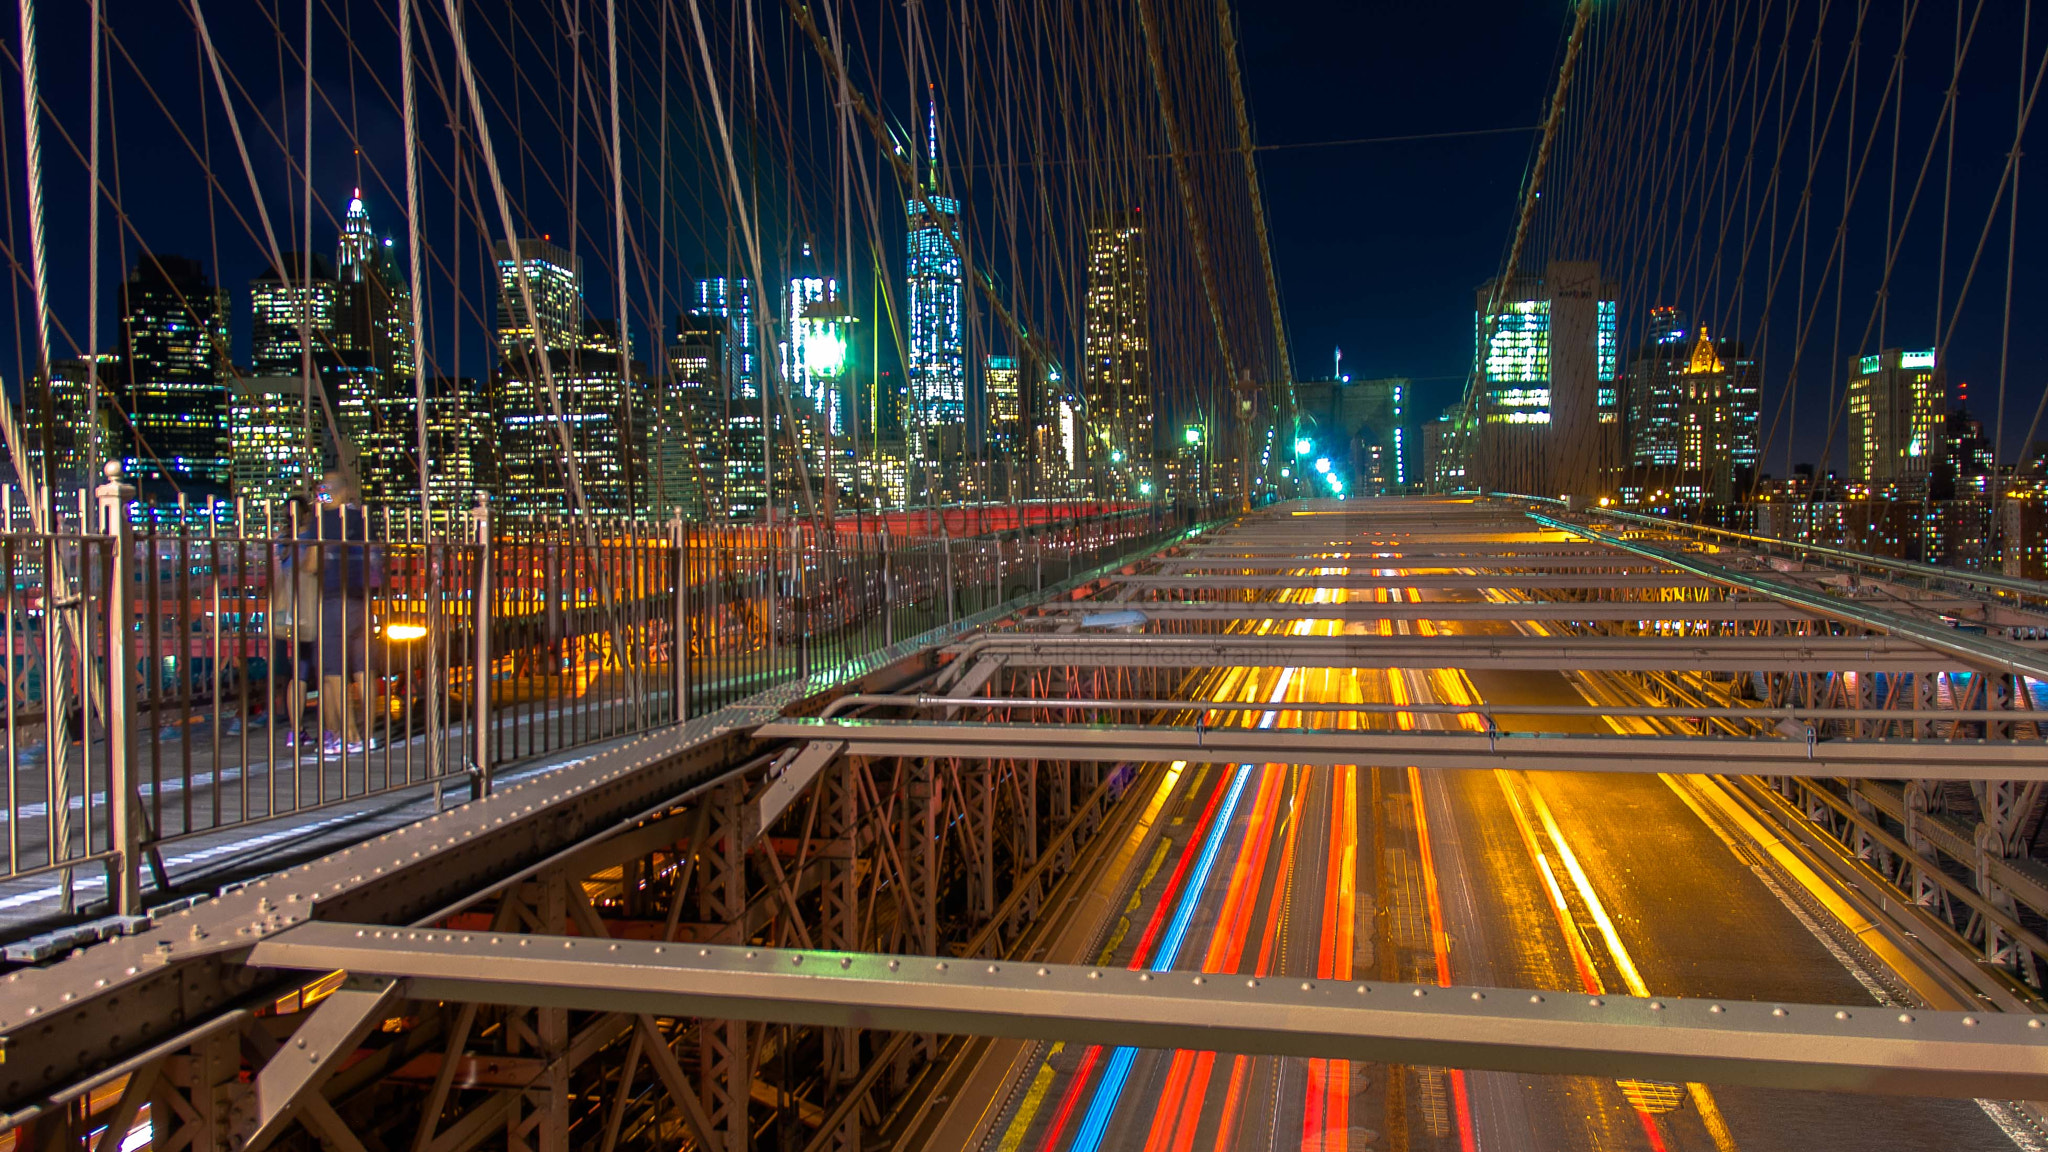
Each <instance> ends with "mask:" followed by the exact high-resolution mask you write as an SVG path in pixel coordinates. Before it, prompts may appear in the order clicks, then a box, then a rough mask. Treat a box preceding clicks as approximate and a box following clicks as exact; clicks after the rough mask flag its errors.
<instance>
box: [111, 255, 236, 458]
mask: <svg viewBox="0 0 2048 1152" xmlns="http://www.w3.org/2000/svg"><path fill="white" fill-rule="evenodd" d="M120 356H121V363H120V368H121V392H122V402H123V405H124V407H125V408H126V409H127V412H128V420H129V429H128V435H127V436H126V437H125V438H124V440H125V442H124V444H123V445H122V457H123V465H124V466H125V467H126V469H127V471H128V474H129V475H130V476H132V477H138V478H150V477H175V478H178V479H181V480H188V479H189V480H207V481H212V482H214V483H217V484H225V483H227V480H228V411H227V409H228V395H227V380H228V377H229V375H230V374H231V372H232V369H231V368H230V367H229V364H228V297H227V293H225V292H222V291H220V290H219V289H217V288H215V287H214V286H213V281H211V280H210V279H208V278H207V275H206V270H205V269H204V268H202V267H200V265H199V262H198V261H196V260H188V259H186V258H185V257H183V256H150V255H145V256H143V257H142V258H141V259H140V260H139V261H138V262H137V263H136V266H135V271H134V272H133V273H132V274H131V275H130V276H129V277H128V279H127V281H126V282H125V283H123V284H122V285H121V349H120Z"/></svg>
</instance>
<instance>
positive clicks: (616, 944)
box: [248, 924, 2048, 1099]
mask: <svg viewBox="0 0 2048 1152" xmlns="http://www.w3.org/2000/svg"><path fill="white" fill-rule="evenodd" d="M248 962H249V963H250V964H252V965H258V966H269V967H277V968H288V969H297V970H301V971H316V972H318V971H332V970H335V969H340V970H345V971H347V972H349V973H350V974H351V975H353V976H357V977H382V978H386V979H395V980H400V981H403V984H402V986H401V987H402V992H403V995H405V996H406V997H408V998H412V999H420V1000H454V1001H464V1002H479V1003H486V1004H511V1005H522V1006H528V1007H548V1008H572V1009H585V1010H591V1011H606V1012H643V1013H649V1014H652V1015H657V1016H701V1017H710V1018H715V1019H737V1020H754V1021H765V1022H768V1023H784V1024H810V1025H817V1026H821V1027H828V1028H879V1029H886V1030H892V1031H902V1032H941V1033H950V1034H964V1035H975V1036H997V1037H1010V1038H1015V1039H1024V1040H1065V1041H1068V1042H1070V1043H1095V1044H1114V1045H1129V1046H1135V1047H1142V1048H1161V1049H1184V1050H1195V1051H1215V1052H1238V1053H1247V1054H1256V1055H1274V1056H1301V1057H1311V1058H1329V1059H1351V1060H1371V1061H1382V1062H1385V1063H1390V1064H1410V1065H1433V1066H1448V1067H1456V1068H1487V1069H1496V1070H1499V1071H1504V1072H1526V1073H1540V1074H1549V1075H1581V1076H1601V1077H1608V1078H1638V1079H1641V1078H1647V1079H1660V1080H1671V1081H1680V1082H1684V1081H1706V1082H1711V1083H1721V1084H1744V1085H1752V1086H1756V1087H1769V1088H1798V1089H1808V1090H1815V1091H1830V1092H1866V1093H1892V1094H1898V1095H1909V1096H1958V1097H1965V1098H1970V1097H2001V1098H2020V1099H2024V1098H2027V1097H2040V1096H2043V1095H2048V1028H2044V1027H2042V1022H2041V1020H2040V1019H2038V1018H2034V1017H2020V1016H2017V1015H2007V1014H2001V1013H1975V1014H1969V1013H1962V1012H1928V1011H1918V1010H1914V1011H1901V1010H1899V1009H1897V1008H1890V1007H1880V1006H1877V1005H1859V1006H1854V1007H1836V1006H1833V1005H1815V1004H1783V1003H1763V1002H1753V1001H1740V1000H1705V999H1681V998H1678V997H1658V998H1655V999H1645V998H1637V997H1631V996H1586V995H1580V994H1574V993H1568V992H1536V991H1529V990H1521V989H1505V988H1468V987H1455V986H1454V987H1440V986H1436V985H1421V984H1393V983H1378V982H1359V981H1350V980H1304V979H1301V978H1299V977H1270V978H1265V979H1260V978H1257V977H1244V976H1234V975H1202V974H1198V973H1192V972H1160V973H1153V972H1148V971H1133V970H1129V969H1123V968H1093V967H1081V966H1074V965H1054V964H1033V963H1030V962H1023V963H1016V962H1006V963H990V962H987V961H980V960H961V959H953V960H946V959H933V958H930V957H921V958H920V957H902V956H886V955H875V954H863V953H844V952H819V951H793V950H785V949H779V948H751V947H733V946H719V945H709V944H703V945H675V944H670V945H663V944H654V943H645V942H635V941H626V940H602V939H590V938H570V937H559V936H527V935H519V934H513V933H490V932H448V931H426V930H399V929H388V928H378V927H372V926H364V925H352V924H308V925H305V926H303V927H299V928H294V929H292V930H290V931H287V932H283V933H280V934H278V935H276V936H272V937H270V938H268V939H266V940H264V941H262V942H261V943H259V944H258V945H256V947H255V948H254V949H253V950H252V951H251V953H250V955H249V958H248Z"/></svg>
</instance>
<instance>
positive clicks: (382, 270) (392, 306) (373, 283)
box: [334, 189, 475, 504]
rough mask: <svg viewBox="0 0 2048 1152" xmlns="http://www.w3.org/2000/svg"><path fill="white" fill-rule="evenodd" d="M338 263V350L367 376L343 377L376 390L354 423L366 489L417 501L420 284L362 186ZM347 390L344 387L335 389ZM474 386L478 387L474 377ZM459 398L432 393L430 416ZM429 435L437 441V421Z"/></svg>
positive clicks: (347, 367) (373, 494) (348, 216)
mask: <svg viewBox="0 0 2048 1152" xmlns="http://www.w3.org/2000/svg"><path fill="white" fill-rule="evenodd" d="M335 267H336V268H337V269H338V270H339V271H338V275H337V276H336V279H337V281H338V282H339V285H340V298H339V301H338V307H337V311H336V316H335V332H334V347H335V355H336V359H337V361H338V362H339V363H340V364H341V365H342V366H343V367H344V373H345V375H346V376H353V377H360V378H361V381H362V383H361V384H360V385H358V384H356V383H355V381H353V380H348V379H342V380H338V381H336V382H337V383H338V384H344V385H349V386H351V387H364V388H365V389H366V390H367V391H368V393H369V395H370V398H371V399H370V406H369V412H368V414H367V419H365V420H363V421H362V422H361V424H360V426H359V428H352V430H351V434H352V435H354V436H356V437H357V439H358V441H359V444H358V447H359V448H360V449H361V452H362V467H363V490H364V495H365V496H366V498H368V499H369V500H371V501H377V502H394V503H396V502H403V503H407V504H411V503H416V502H417V501H418V500H419V489H418V487H417V485H416V484H415V483H413V482H412V481H410V480H409V479H408V477H411V476H413V475H415V474H416V473H417V468H416V467H415V466H414V464H413V463H412V457H414V456H416V455H418V453H419V445H418V440H419V428H418V424H417V421H416V419H415V415H416V410H417V408H418V404H417V400H416V398H415V395H414V390H415V385H414V384H413V378H412V373H413V332H412V290H411V287H410V286H409V285H408V284H407V283H406V278H405V273H404V272H403V271H402V270H401V269H400V268H399V264H398V251H397V248H396V246H395V245H394V243H393V242H392V239H391V238H390V237H389V236H384V237H379V236H378V235H377V234H376V232H375V230H374V229H373V228H372V227H371V224H370V212H369V209H368V208H367V207H366V206H365V205H364V204H363V197H362V191H361V189H357V191H356V194H355V195H354V196H352V197H350V199H349V202H348V207H347V209H346V211H345V212H344V213H343V215H342V222H341V240H340V243H339V244H338V245H337V250H336V256H335ZM347 390H348V389H346V388H344V389H336V390H335V394H337V395H341V394H344V393H345V392H346V391H347ZM460 392H461V389H456V390H455V393H456V394H459V393H460ZM469 392H470V393H472V394H473V393H474V392H475V388H474V386H473V385H472V386H471V387H470V389H469ZM457 402H458V401H457V400H456V399H453V398H452V397H451V398H450V399H446V400H441V401H437V400H435V399H434V398H433V397H432V396H429V397H428V405H429V408H430V418H429V424H430V425H431V424H432V423H433V421H434V420H436V419H441V418H442V417H441V416H440V415H438V413H439V411H440V408H442V407H446V406H448V405H451V404H454V403H457ZM428 436H429V439H430V441H431V440H432V438H433V436H434V432H433V429H432V427H431V426H430V427H429V429H428Z"/></svg>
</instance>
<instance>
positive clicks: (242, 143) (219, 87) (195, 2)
mask: <svg viewBox="0 0 2048 1152" xmlns="http://www.w3.org/2000/svg"><path fill="white" fill-rule="evenodd" d="M187 2H188V3H189V4H190V6H191V11H192V24H193V27H195V28H197V29H198V30H199V47H200V51H202V52H203V53H205V55H206V60H207V64H208V66H209V71H210V72H211V74H212V76H213V87H214V90H215V91H216V92H218V93H219V94H220V103H221V107H222V108H223V109H224V110H225V111H226V112H227V114H228V129H229V131H230V132H231V133H232V134H233V135H234V138H235V150H236V151H237V152H238V153H240V154H241V158H242V176H243V177H244V178H245V179H246V180H248V182H249V197H250V199H252V200H254V201H255V202H256V218H257V220H259V221H260V222H262V224H263V239H264V242H265V243H267V244H268V245H269V246H270V259H271V261H272V262H273V263H274V264H275V265H276V267H277V274H278V277H279V278H280V281H281V282H283V277H284V276H285V275H286V272H285V270H284V251H283V249H282V248H280V247H279V246H278V243H277V230H276V229H275V228H274V227H272V225H271V223H270V209H269V207H268V206H266V205H265V204H264V202H263V188H262V186H261V185H259V184H258V183H257V182H256V165H255V163H254V162H253V161H251V160H250V158H249V144H248V141H247V140H245V139H244V138H243V137H242V118H241V116H240V114H238V113H237V112H236V111H235V101H234V97H233V96H232V95H231V94H230V93H229V92H228V81H227V76H226V75H225V74H224V73H223V72H222V71H221V67H220V53H219V52H218V51H216V50H215V49H214V46H213V32H212V31H211V30H210V29H209V28H208V27H207V24H206V12H205V10H204V9H202V8H201V7H200V0H187ZM318 395H319V397H320V411H321V414H322V415H323V416H325V417H326V420H327V428H328V430H329V431H330V432H332V433H333V434H334V446H335V450H336V451H337V452H339V453H340V455H341V466H342V470H343V471H345V472H346V473H348V474H349V475H351V476H359V475H361V474H362V470H361V468H360V467H358V465H357V457H356V445H355V441H354V440H353V439H351V438H350V437H349V436H348V435H347V434H346V433H345V432H343V431H342V428H341V425H340V424H339V423H338V422H337V421H336V420H335V418H334V407H333V405H332V404H330V403H329V402H328V399H327V391H326V389H324V388H323V389H321V390H320V392H319V393H318ZM311 411H312V409H311V405H308V406H307V417H306V418H307V419H308V420H311V419H312V414H311Z"/></svg>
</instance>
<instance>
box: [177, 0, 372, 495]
mask: <svg viewBox="0 0 2048 1152" xmlns="http://www.w3.org/2000/svg"><path fill="white" fill-rule="evenodd" d="M280 34H281V33H280ZM305 53H306V59H305V64H306V89H305V93H304V99H305V103H306V106H305V108H304V110H303V112H304V115H303V117H302V127H301V129H300V130H301V131H303V132H304V133H305V147H306V160H305V168H304V171H302V172H301V173H300V175H301V176H303V177H304V179H303V180H302V181H301V184H300V201H299V203H300V212H301V215H302V219H301V220H300V228H301V230H302V231H301V236H302V237H303V240H302V245H303V246H302V247H301V248H300V249H299V272H300V280H301V287H300V289H299V372H300V374H301V380H300V387H301V395H303V396H304V397H305V405H306V407H305V412H306V419H307V420H309V421H310V420H311V419H312V412H313V404H312V391H313V0H306V45H305ZM223 99H225V97H223ZM214 271H215V273H216V274H218V272H219V269H215V270H214ZM277 279H278V283H280V284H289V283H291V273H290V272H289V271H287V270H286V268H285V266H284V264H283V263H282V262H280V263H279V264H278V266H277ZM320 396H321V399H322V400H323V401H326V400H328V399H329V397H328V395H327V387H326V384H325V382H324V381H323V382H322V384H321V387H320ZM340 432H341V430H340V429H339V428H337V429H335V433H336V435H335V443H337V444H339V443H340V442H341V436H340ZM311 449H312V445H310V444H309V445H307V459H306V477H307V479H309V480H310V479H312V476H313V473H314V472H315V471H317V470H318V467H319V466H318V465H317V464H316V463H315V462H314V460H315V457H314V456H313V455H312V451H311ZM349 473H350V474H349V477H348V478H349V481H350V482H351V483H352V484H354V485H356V486H357V487H358V489H360V488H361V485H362V483H363V476H362V474H361V473H360V472H357V471H356V470H355V469H354V468H350V469H349ZM364 528H365V530H366V531H367V529H368V519H367V516H366V518H365V521H364Z"/></svg>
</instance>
